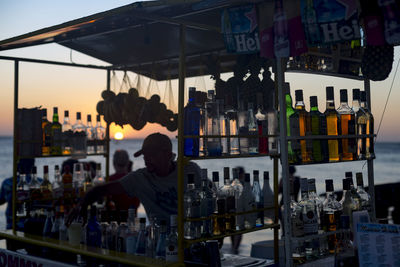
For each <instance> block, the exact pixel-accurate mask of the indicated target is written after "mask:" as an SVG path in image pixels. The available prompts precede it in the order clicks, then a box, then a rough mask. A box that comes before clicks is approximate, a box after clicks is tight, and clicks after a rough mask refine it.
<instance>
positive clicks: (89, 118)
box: [87, 114, 92, 122]
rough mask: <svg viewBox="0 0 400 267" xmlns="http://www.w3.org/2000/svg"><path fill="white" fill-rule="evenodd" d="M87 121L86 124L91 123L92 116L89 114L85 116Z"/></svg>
mask: <svg viewBox="0 0 400 267" xmlns="http://www.w3.org/2000/svg"><path fill="white" fill-rule="evenodd" d="M87 121H88V122H91V121H92V115H90V114H89V115H87Z"/></svg>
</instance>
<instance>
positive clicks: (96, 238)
mask: <svg viewBox="0 0 400 267" xmlns="http://www.w3.org/2000/svg"><path fill="white" fill-rule="evenodd" d="M89 214H90V216H89V220H88V222H87V224H86V245H88V246H92V247H97V248H100V247H101V227H100V223H99V222H98V221H97V218H96V215H97V209H96V207H95V206H94V205H92V206H91V207H90V213H89Z"/></svg>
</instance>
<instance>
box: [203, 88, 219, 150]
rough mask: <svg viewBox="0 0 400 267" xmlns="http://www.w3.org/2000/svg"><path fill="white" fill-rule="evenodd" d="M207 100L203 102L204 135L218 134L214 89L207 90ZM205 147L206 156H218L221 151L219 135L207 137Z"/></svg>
mask: <svg viewBox="0 0 400 267" xmlns="http://www.w3.org/2000/svg"><path fill="white" fill-rule="evenodd" d="M207 97H208V101H207V102H206V103H205V116H206V119H205V122H206V128H205V130H206V135H215V136H219V135H220V134H221V130H220V114H219V104H218V103H217V101H216V100H215V95H214V90H208V96H207ZM205 140H206V148H207V153H206V154H207V155H208V156H220V155H221V153H222V146H221V138H220V137H207V138H206V139H205Z"/></svg>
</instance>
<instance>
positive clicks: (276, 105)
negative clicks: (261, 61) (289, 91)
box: [273, 75, 282, 266]
mask: <svg viewBox="0 0 400 267" xmlns="http://www.w3.org/2000/svg"><path fill="white" fill-rule="evenodd" d="M274 80H275V81H277V76H276V75H275V77H274ZM278 94H279V90H278V84H277V82H275V94H274V108H275V110H278V109H279V100H278ZM280 105H281V106H282V104H280ZM281 109H282V108H281ZM273 164H274V206H275V210H274V213H275V220H274V223H275V224H278V223H279V209H280V207H279V201H278V193H279V158H277V157H276V156H275V157H274V162H273ZM279 252H280V249H279V229H278V228H274V262H275V265H276V266H279Z"/></svg>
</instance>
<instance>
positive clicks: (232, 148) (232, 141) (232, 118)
mask: <svg viewBox="0 0 400 267" xmlns="http://www.w3.org/2000/svg"><path fill="white" fill-rule="evenodd" d="M225 114H226V120H227V123H226V126H227V127H228V128H229V132H228V134H229V136H230V138H229V153H230V154H231V155H238V154H240V149H239V138H238V137H237V136H238V134H239V124H238V112H237V110H236V109H235V108H234V107H233V105H231V104H229V101H225Z"/></svg>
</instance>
